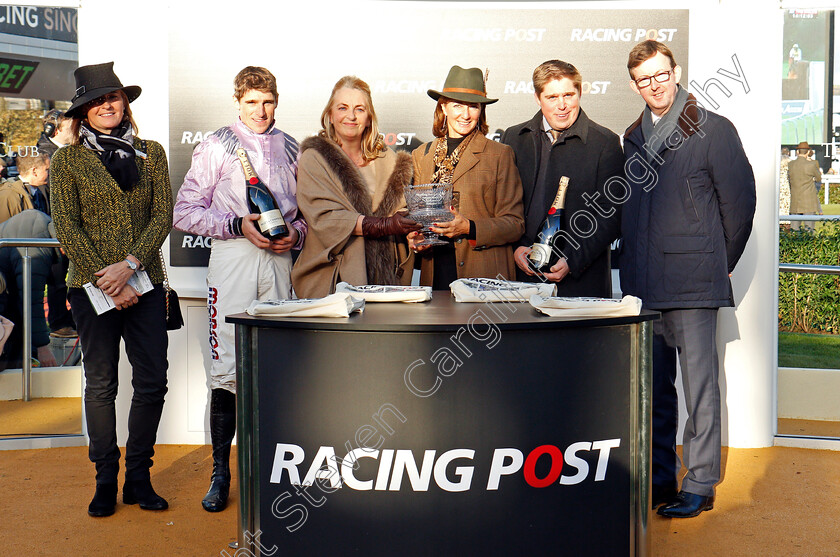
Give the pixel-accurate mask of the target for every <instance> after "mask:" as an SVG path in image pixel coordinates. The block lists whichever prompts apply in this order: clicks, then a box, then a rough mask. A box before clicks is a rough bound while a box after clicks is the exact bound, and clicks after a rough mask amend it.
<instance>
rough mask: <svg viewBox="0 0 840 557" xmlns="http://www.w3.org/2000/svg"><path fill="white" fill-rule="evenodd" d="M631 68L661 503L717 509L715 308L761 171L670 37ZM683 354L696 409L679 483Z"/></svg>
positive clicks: (625, 241) (638, 269)
mask: <svg viewBox="0 0 840 557" xmlns="http://www.w3.org/2000/svg"><path fill="white" fill-rule="evenodd" d="M627 69H628V71H629V73H630V87H631V88H632V89H633V91H635V92H636V93H638V94H639V95H640V96H641V97H642V99H644V101H645V105H646V106H645V109H644V110H643V111H642V114H641V116H640V117H639V118H638V119H637V120H636V121H635V122H634V123H633V124H632V125H631V126H630V127H629V128H627V131H626V132H625V134H624V154H625V157H626V159H627V180H628V183H629V184H630V192H629V198H628V199H627V201H626V202H625V203H624V206H623V207H622V213H621V233H622V248H621V249H622V251H621V256H620V257H621V264H620V273H621V289H622V291H623V292H624V294H629V295H632V296H636V297H638V298H641V300H642V302H643V307H644V308H646V309H652V310H656V311H659V312H661V314H662V315H661V318H660V319H658V320H657V321H655V322H654V324H653V333H654V335H653V355H652V358H653V385H652V388H653V401H652V403H653V416H652V422H653V423H652V425H653V435H652V451H651V452H652V455H651V460H652V466H651V468H652V470H651V483H652V503H653V506H654V508H656V507H659V509H658V511H657V512H658V514H660V515H662V516H665V517H669V518H687V517H693V516H697V515H699V514H700V513H701V512H703V511H707V510H710V509H712V507H713V506H714V500H715V486H716V485H717V483H718V482H719V481H720V456H721V418H720V404H721V402H720V388H719V386H718V375H719V369H718V366H719V362H718V354H717V340H716V339H717V332H716V331H717V315H718V308H720V307H730V306H734V305H735V300H734V297H733V294H732V285H731V283H730V280H729V274H730V273H731V272H732V271H733V269H734V268H735V265H736V264H737V263H738V260H739V259H740V258H741V254H742V253H743V252H744V247H745V246H746V244H747V239H748V238H749V236H750V233H751V231H752V223H753V215H754V213H755V178H754V176H753V171H752V167H751V166H750V163H749V161H748V160H747V156H746V154H745V153H744V147H743V145H742V144H741V140H740V139H739V137H738V132H737V131H736V130H735V127H734V126H733V125H732V123H731V122H729V120H727V119H726V118H723V117H722V116H719V115H717V114H714V113H712V112H709V111H707V110H704V109H703V107H702V106H700V105H699V104H698V103H697V100H696V99H695V98H694V97H693V96H692V95H691V94H689V93H688V91H686V90H685V89H683V88H682V87H680V85H679V81H680V77H681V75H682V69H681V68H680V66H678V65H677V63H676V61H675V60H674V55H673V53H672V52H671V50H670V49H669V48H668V47H667V46H666V45H664V44H662V43H660V42H657V41H653V40H648V41H643V42H641V43H639V44H638V45H636V46H635V47H633V49H632V50H631V51H630V55H629V57H628V61H627ZM811 190H812V191H813V187H812V188H811ZM677 357H679V363H680V371H681V374H682V375H681V377H682V384H683V392H684V394H685V401H686V408H687V410H688V420H687V421H686V425H685V429H684V434H683V454H682V462H683V464H685V467H686V468H687V470H688V473H687V474H686V475H685V477H684V478H683V481H682V486H681V488H680V490H679V492H678V491H677V480H678V474H679V472H680V459H679V457H678V456H677V452H676V437H677V419H678V412H677V391H676V387H675V381H676V374H677Z"/></svg>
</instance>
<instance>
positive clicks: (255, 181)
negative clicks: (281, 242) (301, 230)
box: [236, 148, 289, 240]
mask: <svg viewBox="0 0 840 557" xmlns="http://www.w3.org/2000/svg"><path fill="white" fill-rule="evenodd" d="M236 156H237V157H239V162H240V163H242V172H243V173H244V174H245V192H246V196H245V197H247V198H248V208H249V209H250V211H251V213H254V214H257V215H259V216H260V219H259V220H258V221H256V224H257V228H258V229H259V231H260V233H261V234H262V235H263V236H265V237H266V238H268V239H269V240H275V239H277V238H283V237H285V236H288V235H289V227H288V226H286V220H285V219H284V218H283V212H282V211H280V207H279V206H278V205H277V200H275V199H274V196H273V195H271V192H270V191H268V186H266V185H265V183H263V181H262V180H260V177H259V176H257V173H256V172H254V167H253V166H251V161H250V160H249V159H248V153H246V152H245V149H242V148H239V149H237V150H236Z"/></svg>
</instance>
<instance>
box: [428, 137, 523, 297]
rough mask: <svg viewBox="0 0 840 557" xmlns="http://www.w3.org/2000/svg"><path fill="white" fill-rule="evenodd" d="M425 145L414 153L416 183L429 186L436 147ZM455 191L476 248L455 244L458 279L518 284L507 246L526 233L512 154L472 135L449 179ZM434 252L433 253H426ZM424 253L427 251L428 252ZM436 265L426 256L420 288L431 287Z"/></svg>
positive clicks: (508, 149)
mask: <svg viewBox="0 0 840 557" xmlns="http://www.w3.org/2000/svg"><path fill="white" fill-rule="evenodd" d="M427 145H428V144H423V145H421V146H420V147H418V148H417V149H415V151H414V153H413V154H412V158H413V159H414V176H415V179H414V183H415V184H424V183H428V181H429V180H430V179H431V177H432V174H433V173H434V170H435V162H434V156H435V152H434V143H432V145H430V146H429V148H428V152H427ZM452 184H453V185H454V191H457V192H460V194H461V200H460V204H461V206H460V212H461V214H462V215H463V216H464V218H467V219H469V220H471V221H473V222H474V223H475V246H473V245H471V244H472V242H469V241H467V240H466V239H458V240H456V241H455V260H456V265H457V267H458V278H476V277H484V278H496V276H497V275H502V276H503V277H504V278H506V279H509V280H516V264H515V263H514V260H513V248H512V247H511V244H513V243H515V242H517V241H518V240H519V238H521V237H522V234H523V233H524V232H525V219H524V217H523V208H522V183H521V181H520V179H519V171H518V170H517V169H516V163H515V162H514V158H513V150H512V149H511V148H510V147H509V146H507V145H503V144H501V143H497V142H495V141H491V140H489V139H487V138H486V137H484V135H482V134H478V135H476V136H475V137H474V138H473V139H472V140H471V141H470V144H469V145H468V146H467V148H466V152H464V154H463V155H461V160H460V161H458V165H457V166H456V167H455V173H454V174H453V176H452ZM430 251H433V250H430ZM427 253H428V252H427ZM433 268H434V261H433V260H432V257H431V255H426V254H424V257H423V260H422V263H421V267H420V273H421V274H420V284H422V285H431V284H432V274H433Z"/></svg>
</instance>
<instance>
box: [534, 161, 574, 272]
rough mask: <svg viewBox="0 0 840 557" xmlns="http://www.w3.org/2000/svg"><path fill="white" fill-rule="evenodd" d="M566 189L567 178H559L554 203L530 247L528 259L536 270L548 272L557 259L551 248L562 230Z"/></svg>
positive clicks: (567, 185)
mask: <svg viewBox="0 0 840 557" xmlns="http://www.w3.org/2000/svg"><path fill="white" fill-rule="evenodd" d="M568 187H569V177H568V176H563V177H561V178H560V183H559V184H558V185H557V195H556V196H554V201H553V202H552V203H551V208H550V209H549V210H548V216H547V217H545V221H544V222H543V225H542V228H541V229H540V232H539V234H537V241H536V242H534V245H532V246H531V253H530V254H529V255H528V259H530V260H531V264H532V265H533V266H534V268H535V269H537V270H542V269H545V270H548V269H549V268H551V266H552V265H554V264H555V263H557V260H558V259H559V254H556V253H555V250H554V249H553V248H554V247H555V244H556V242H557V240H559V238H560V234H559V233H560V231H561V230H562V229H563V213H564V212H565V211H564V207H565V205H566V189H567V188H568Z"/></svg>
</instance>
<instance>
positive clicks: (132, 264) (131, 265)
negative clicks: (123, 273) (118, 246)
mask: <svg viewBox="0 0 840 557" xmlns="http://www.w3.org/2000/svg"><path fill="white" fill-rule="evenodd" d="M125 262H126V263H128V268H129V269H131V270H132V271H136V270H137V267H138V266H139V265H137V263H135V262H134V261H132V260H131V259H129V258H127V257H126V258H125Z"/></svg>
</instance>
